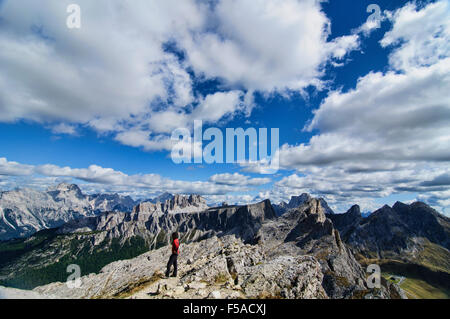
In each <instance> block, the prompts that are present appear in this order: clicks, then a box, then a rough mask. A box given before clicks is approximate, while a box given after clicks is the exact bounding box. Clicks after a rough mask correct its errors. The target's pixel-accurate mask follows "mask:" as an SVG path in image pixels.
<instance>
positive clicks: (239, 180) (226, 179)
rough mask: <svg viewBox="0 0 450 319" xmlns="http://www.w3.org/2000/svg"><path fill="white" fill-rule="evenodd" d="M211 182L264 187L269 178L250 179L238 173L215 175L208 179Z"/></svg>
mask: <svg viewBox="0 0 450 319" xmlns="http://www.w3.org/2000/svg"><path fill="white" fill-rule="evenodd" d="M209 180H210V181H211V182H214V183H216V184H223V185H264V184H267V183H270V181H271V179H270V178H267V177H265V178H250V177H249V176H245V175H242V174H239V173H234V174H230V173H224V174H215V175H213V176H211V177H210V178H209Z"/></svg>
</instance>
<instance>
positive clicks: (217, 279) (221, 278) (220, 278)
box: [214, 273, 228, 284]
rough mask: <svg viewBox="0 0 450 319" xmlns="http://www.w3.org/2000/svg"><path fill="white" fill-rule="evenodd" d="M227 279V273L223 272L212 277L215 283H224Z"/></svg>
mask: <svg viewBox="0 0 450 319" xmlns="http://www.w3.org/2000/svg"><path fill="white" fill-rule="evenodd" d="M227 281H228V275H227V274H225V273H219V274H217V275H216V277H214V282H215V283H216V284H224V283H226V282H227Z"/></svg>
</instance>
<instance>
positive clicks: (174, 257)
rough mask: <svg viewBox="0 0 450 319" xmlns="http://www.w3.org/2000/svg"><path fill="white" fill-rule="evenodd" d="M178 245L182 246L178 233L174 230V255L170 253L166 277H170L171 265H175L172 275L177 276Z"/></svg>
mask: <svg viewBox="0 0 450 319" xmlns="http://www.w3.org/2000/svg"><path fill="white" fill-rule="evenodd" d="M178 247H180V242H179V241H178V233H177V232H174V233H173V234H172V255H170V258H169V262H168V263H167V271H166V277H169V274H170V267H171V266H172V265H173V274H172V277H176V276H177V258H178V252H179V250H178Z"/></svg>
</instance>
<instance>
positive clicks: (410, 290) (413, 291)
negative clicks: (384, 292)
mask: <svg viewBox="0 0 450 319" xmlns="http://www.w3.org/2000/svg"><path fill="white" fill-rule="evenodd" d="M400 288H402V289H403V290H404V291H405V293H406V296H407V297H408V298H409V299H449V298H450V291H448V290H446V289H443V288H438V287H435V286H432V285H430V284H428V283H427V282H425V281H423V280H421V279H416V278H406V279H405V280H404V281H403V282H402V284H401V285H400Z"/></svg>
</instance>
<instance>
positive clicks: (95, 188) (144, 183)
mask: <svg viewBox="0 0 450 319" xmlns="http://www.w3.org/2000/svg"><path fill="white" fill-rule="evenodd" d="M1 175H3V176H4V177H5V180H2V183H1V184H0V185H3V186H4V187H5V188H8V189H9V188H13V187H21V186H23V185H26V186H27V187H37V188H41V189H42V188H45V187H47V186H49V185H52V184H54V183H55V182H58V181H65V182H77V181H82V182H83V183H82V184H81V185H82V187H83V188H87V189H89V190H90V191H91V192H99V191H100V190H108V191H116V192H120V193H127V194H139V195H143V194H147V195H148V194H154V193H159V192H162V191H167V192H171V193H184V194H192V193H196V194H201V195H226V194H229V193H233V192H240V193H245V192H249V191H251V190H252V188H253V187H256V186H260V185H263V184H267V183H269V182H270V179H268V178H250V177H249V176H245V175H241V174H216V175H213V176H212V177H211V178H210V179H209V180H208V181H185V180H174V179H171V178H167V177H163V176H161V175H159V174H135V175H128V174H125V173H123V172H121V171H117V170H114V169H112V168H104V167H101V166H99V165H90V166H89V167H88V168H72V167H69V166H65V167H60V166H57V165H52V164H45V165H38V166H33V165H25V164H20V163H17V162H12V161H8V160H7V159H6V158H0V176H1ZM16 176H18V177H20V178H19V179H13V177H16ZM21 177H23V178H25V177H26V179H22V178H21ZM137 189H138V190H140V191H136V190H137Z"/></svg>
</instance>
